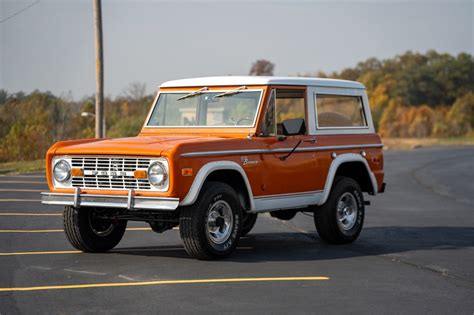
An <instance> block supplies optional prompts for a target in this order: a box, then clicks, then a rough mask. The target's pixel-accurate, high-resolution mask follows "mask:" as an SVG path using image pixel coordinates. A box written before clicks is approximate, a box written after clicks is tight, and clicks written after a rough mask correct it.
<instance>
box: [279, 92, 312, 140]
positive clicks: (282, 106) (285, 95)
mask: <svg viewBox="0 0 474 315" xmlns="http://www.w3.org/2000/svg"><path fill="white" fill-rule="evenodd" d="M304 96H305V91H304V90H284V89H277V90H276V100H275V107H276V122H277V134H278V135H282V134H283V131H282V125H281V123H282V122H283V121H284V120H286V119H293V118H302V119H304V120H305V121H306V119H305V117H306V108H305V98H304Z"/></svg>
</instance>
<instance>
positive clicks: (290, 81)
mask: <svg viewBox="0 0 474 315" xmlns="http://www.w3.org/2000/svg"><path fill="white" fill-rule="evenodd" d="M228 85H237V86H242V85H303V86H305V85H308V86H323V87H337V88H351V89H365V86H364V85H363V84H361V83H359V82H355V81H347V80H336V79H322V78H307V77H261V76H222V77H202V78H192V79H182V80H173V81H168V82H165V83H163V84H162V85H161V86H160V87H194V86H196V87H198V86H228Z"/></svg>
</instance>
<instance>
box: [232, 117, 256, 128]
mask: <svg viewBox="0 0 474 315" xmlns="http://www.w3.org/2000/svg"><path fill="white" fill-rule="evenodd" d="M246 120H248V121H249V122H250V123H252V119H250V117H248V116H246V117H243V118H240V119H239V120H237V122H236V123H235V125H236V126H239V125H240V123H241V122H242V121H246Z"/></svg>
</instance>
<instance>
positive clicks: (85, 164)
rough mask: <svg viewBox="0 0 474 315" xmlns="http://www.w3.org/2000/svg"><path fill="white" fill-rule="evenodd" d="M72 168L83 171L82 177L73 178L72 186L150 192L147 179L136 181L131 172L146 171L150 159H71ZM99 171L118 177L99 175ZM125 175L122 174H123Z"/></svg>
mask: <svg viewBox="0 0 474 315" xmlns="http://www.w3.org/2000/svg"><path fill="white" fill-rule="evenodd" d="M71 162H72V167H77V168H81V169H83V170H84V176H73V177H72V186H73V187H79V188H95V189H140V190H150V189H151V186H150V183H149V182H148V179H147V178H146V179H136V178H134V177H133V172H134V171H135V170H137V169H142V170H143V169H144V170H146V169H148V167H149V166H150V163H151V161H150V159H146V158H128V157H127V158H121V157H103V156H101V157H72V161H71ZM101 171H107V172H110V171H114V172H116V173H117V174H120V175H114V176H110V175H101V174H100V173H101ZM124 172H125V173H126V174H123V173H124Z"/></svg>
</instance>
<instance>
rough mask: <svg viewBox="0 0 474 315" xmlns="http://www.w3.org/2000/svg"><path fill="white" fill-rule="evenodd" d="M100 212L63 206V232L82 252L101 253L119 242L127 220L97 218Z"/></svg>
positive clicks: (93, 209)
mask: <svg viewBox="0 0 474 315" xmlns="http://www.w3.org/2000/svg"><path fill="white" fill-rule="evenodd" d="M102 211H104V210H102ZM100 212H101V210H100V209H97V208H89V207H83V208H74V207H70V206H66V207H65V208H64V216H63V218H64V232H65V233H66V237H67V239H68V240H69V242H70V243H71V245H72V246H74V247H75V248H77V249H78V250H81V251H83V252H89V253H101V252H106V251H108V250H111V249H112V248H114V247H115V246H116V245H117V244H118V243H119V242H120V240H121V239H122V237H123V234H124V233H125V229H126V227H127V221H112V220H108V219H102V218H98V215H100Z"/></svg>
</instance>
